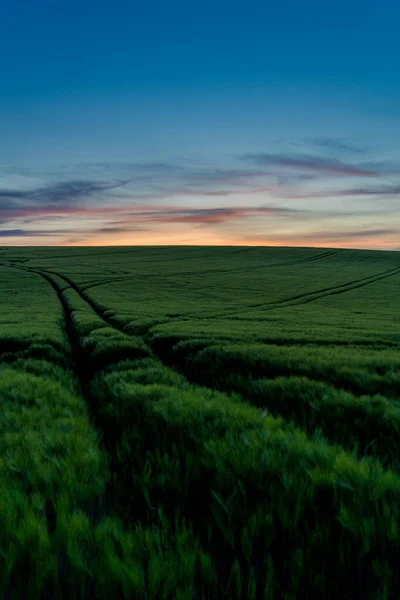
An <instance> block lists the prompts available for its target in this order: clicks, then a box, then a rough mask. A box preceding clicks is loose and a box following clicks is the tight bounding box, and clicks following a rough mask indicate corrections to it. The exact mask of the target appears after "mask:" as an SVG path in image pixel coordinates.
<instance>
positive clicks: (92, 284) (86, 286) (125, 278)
mask: <svg viewBox="0 0 400 600" xmlns="http://www.w3.org/2000/svg"><path fill="white" fill-rule="evenodd" d="M339 252H343V250H332V251H330V252H324V253H322V254H318V255H316V256H311V257H309V258H302V259H299V260H295V261H291V262H281V263H273V264H271V265H269V264H267V265H265V269H270V268H273V267H282V266H291V265H298V264H303V263H308V262H313V261H316V260H321V259H323V258H328V257H329V256H333V255H334V254H338V253H339ZM260 268H263V266H260V265H255V266H252V267H251V266H245V267H239V268H236V269H207V270H206V271H183V272H177V273H174V276H176V275H179V276H186V275H193V276H196V277H197V276H198V275H207V274H214V275H215V274H216V273H232V274H234V273H237V272H238V271H250V270H254V269H260ZM141 276H143V275H142V274H141V273H135V274H132V275H130V274H128V273H127V274H126V275H125V276H123V277H115V278H113V279H105V280H102V281H99V280H96V281H91V282H88V283H87V284H83V285H82V288H81V289H82V291H86V290H89V289H92V288H94V287H99V286H101V285H107V284H108V283H113V282H114V281H116V282H119V281H130V280H131V279H136V278H138V277H141ZM170 276H172V274H171V275H162V274H159V273H152V277H161V278H166V277H170Z"/></svg>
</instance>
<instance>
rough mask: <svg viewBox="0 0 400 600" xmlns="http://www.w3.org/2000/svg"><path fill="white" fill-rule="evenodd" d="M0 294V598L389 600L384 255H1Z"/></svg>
mask: <svg viewBox="0 0 400 600" xmlns="http://www.w3.org/2000/svg"><path fill="white" fill-rule="evenodd" d="M0 281H1V287H0V400H1V407H2V412H1V420H0V450H1V452H0V590H1V592H0V596H1V598H7V599H8V598H11V599H13V598H28V599H32V600H33V599H35V600H36V599H41V598H43V599H47V598H54V599H59V598H78V599H80V598H82V599H87V598H99V599H114V598H115V599H118V598H138V599H152V600H153V599H154V600H159V599H160V600H165V599H171V600H172V599H178V600H184V599H196V600H197V599H210V600H211V599H214V598H215V599H219V598H221V599H222V598H228V599H230V598H232V599H234V600H240V599H249V600H255V599H257V600H258V599H260V600H261V599H262V600H297V599H301V600H321V599H322V598H323V599H328V600H329V599H332V600H333V599H334V600H339V599H340V600H353V599H357V600H389V599H393V600H398V599H399V598H400V571H399V568H398V565H399V557H400V529H399V527H400V525H399V523H400V450H399V448H400V316H399V315H400V253H398V252H373V251H355V250H337V249H332V250H329V249H315V248H313V249H311V248H296V249H293V248H211V247H201V248H200V247H198V248H196V247H179V248H178V247H176V248H172V247H170V248H166V247H164V248H161V247H147V248H144V247H134V248H25V249H22V248H3V249H0ZM22 574H23V575H22Z"/></svg>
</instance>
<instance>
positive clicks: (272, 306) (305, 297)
mask: <svg viewBox="0 0 400 600" xmlns="http://www.w3.org/2000/svg"><path fill="white" fill-rule="evenodd" d="M398 274H400V267H395V268H393V269H389V270H388V271H384V272H383V273H379V274H376V275H369V276H368V277H363V278H361V279H356V280H354V281H350V282H348V283H343V284H340V285H335V286H331V287H327V288H322V289H319V290H315V291H313V292H307V293H305V294H297V295H296V296H290V297H289V298H285V299H284V300H280V301H279V302H268V303H259V304H249V305H247V306H246V307H245V308H244V310H246V311H247V310H251V309H257V308H261V309H264V310H266V311H270V310H276V309H278V308H289V307H291V306H298V305H300V304H308V303H310V302H314V301H315V300H319V299H320V298H325V297H326V296H333V295H336V294H344V293H346V292H350V291H352V290H355V289H358V288H361V287H365V286H366V285H370V284H372V283H376V282H378V281H381V280H383V279H387V278H389V277H393V276H394V275H398ZM297 300H298V302H296V301H297ZM237 314H238V311H237V310H232V311H229V312H223V313H218V314H216V315H214V316H207V317H206V318H207V319H219V318H224V317H231V316H235V315H237ZM197 318H198V319H200V320H201V317H197Z"/></svg>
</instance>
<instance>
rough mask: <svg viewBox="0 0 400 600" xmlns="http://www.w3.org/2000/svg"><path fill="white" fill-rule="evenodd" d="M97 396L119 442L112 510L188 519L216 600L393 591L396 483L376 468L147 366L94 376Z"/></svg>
mask: <svg viewBox="0 0 400 600" xmlns="http://www.w3.org/2000/svg"><path fill="white" fill-rule="evenodd" d="M177 377H178V378H177ZM92 393H93V394H94V396H95V397H96V398H97V401H98V405H99V412H100V414H101V415H102V419H101V422H102V423H103V426H104V427H105V430H104V433H105V438H106V439H108V440H111V439H113V438H114V444H115V448H116V450H115V454H116V457H117V460H116V461H115V462H114V468H115V474H116V476H117V478H118V482H119V489H118V492H119V499H118V500H119V502H120V507H119V510H120V511H123V509H125V511H126V513H125V516H126V518H127V519H129V516H130V514H132V512H136V514H140V515H141V519H142V520H143V521H144V522H149V520H151V518H152V514H154V512H155V511H157V509H160V508H161V509H162V511H163V513H164V514H165V515H166V516H167V517H168V519H169V520H170V521H172V522H173V521H175V520H178V521H179V520H181V519H188V520H189V521H190V523H191V524H192V526H193V531H194V533H195V534H196V535H197V536H198V539H199V540H200V542H201V545H202V548H203V549H204V550H205V551H206V552H207V553H208V554H209V555H210V557H211V558H212V560H213V562H214V564H215V565H216V568H217V575H218V579H219V581H220V588H218V589H217V590H216V591H215V594H216V597H218V593H222V592H224V593H226V594H227V595H228V597H230V598H255V597H257V598H271V597H272V598H273V597H275V596H274V594H276V597H279V596H278V590H281V593H283V592H284V593H285V594H286V597H287V598H292V597H293V598H299V597H307V596H306V594H308V597H309V598H320V597H321V596H322V595H323V596H324V597H328V598H354V597H357V594H359V593H361V592H360V589H361V587H360V586H362V587H363V589H364V587H365V590H367V592H366V595H365V598H371V600H372V598H389V597H390V596H389V593H390V592H394V591H398V589H399V587H398V586H399V584H400V582H399V580H398V574H397V562H396V561H397V559H396V556H397V555H398V552H399V551H400V533H399V531H398V518H399V512H400V509H399V500H400V478H399V477H398V476H397V475H395V474H394V473H392V472H390V471H387V472H384V471H383V470H382V468H381V466H380V465H379V463H377V462H374V461H372V460H361V461H359V460H356V459H355V458H354V457H353V456H352V455H350V454H348V453H346V452H344V451H343V450H341V449H339V448H338V447H334V446H329V445H328V444H326V443H325V442H323V441H318V440H310V439H309V438H307V437H306V435H304V434H303V433H301V432H300V431H296V430H295V429H293V428H292V427H290V426H287V425H285V423H284V422H283V421H282V420H279V419H274V418H272V417H270V416H266V415H265V414H264V413H263V412H262V411H260V410H257V409H255V408H252V407H250V406H248V405H246V404H245V403H242V402H240V401H238V400H235V399H231V398H229V397H227V396H225V395H223V394H220V393H215V392H212V391H211V390H205V389H202V388H196V387H193V386H189V385H188V384H187V383H185V382H184V380H182V379H181V380H180V381H179V376H176V375H175V374H174V373H171V372H170V371H169V370H168V369H166V368H165V367H163V366H162V365H160V364H159V363H157V362H156V361H154V360H149V359H145V360H141V361H137V362H136V363H131V364H128V363H127V364H125V366H124V368H122V367H121V365H120V368H119V369H118V370H116V371H115V372H113V371H112V370H111V369H110V370H109V371H108V372H105V373H100V374H99V375H98V376H97V377H96V378H95V380H94V382H93V384H92ZM132 490H135V495H134V497H132ZM333 549H334V553H333ZM354 565H357V569H358V575H356V574H355V572H354V568H353V566H354ZM327 590H331V595H329V594H327Z"/></svg>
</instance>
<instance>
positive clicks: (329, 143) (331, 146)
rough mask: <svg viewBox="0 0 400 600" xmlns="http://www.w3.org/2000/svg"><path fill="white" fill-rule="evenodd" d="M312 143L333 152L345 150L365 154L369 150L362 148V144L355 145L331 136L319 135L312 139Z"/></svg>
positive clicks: (349, 152) (350, 152)
mask: <svg viewBox="0 0 400 600" xmlns="http://www.w3.org/2000/svg"><path fill="white" fill-rule="evenodd" d="M310 142H311V143H312V144H315V145H316V146H319V147H321V148H324V149H325V150H329V151H332V152H339V153H342V152H345V153H348V154H364V153H365V152H366V151H367V150H366V148H362V147H361V146H353V145H352V144H348V143H346V142H342V141H340V140H338V139H336V138H330V137H318V138H313V139H311V140H310Z"/></svg>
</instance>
